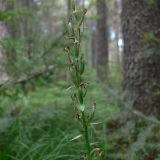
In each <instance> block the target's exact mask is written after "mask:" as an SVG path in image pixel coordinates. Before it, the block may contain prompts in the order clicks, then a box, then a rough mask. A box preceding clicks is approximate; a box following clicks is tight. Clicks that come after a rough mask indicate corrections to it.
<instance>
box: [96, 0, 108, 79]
mask: <svg viewBox="0 0 160 160" xmlns="http://www.w3.org/2000/svg"><path fill="white" fill-rule="evenodd" d="M96 7H97V16H98V20H97V27H96V29H97V35H96V36H97V51H96V53H97V76H98V78H99V79H100V80H102V81H104V80H106V78H107V70H108V28H107V6H106V2H105V0H97V5H96Z"/></svg>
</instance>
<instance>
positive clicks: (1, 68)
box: [0, 2, 9, 83]
mask: <svg viewBox="0 0 160 160" xmlns="http://www.w3.org/2000/svg"><path fill="white" fill-rule="evenodd" d="M7 9H8V4H7V3H6V2H0V10H1V11H2V12H3V11H6V10H7ZM8 35H9V31H8V27H7V25H6V24H5V23H4V22H3V21H0V41H2V40H3V39H4V38H5V37H7V36H8ZM5 61H6V58H5V55H4V48H3V45H2V44H1V43H0V83H3V82H4V81H6V80H7V79H8V76H7V73H6V69H5Z"/></svg>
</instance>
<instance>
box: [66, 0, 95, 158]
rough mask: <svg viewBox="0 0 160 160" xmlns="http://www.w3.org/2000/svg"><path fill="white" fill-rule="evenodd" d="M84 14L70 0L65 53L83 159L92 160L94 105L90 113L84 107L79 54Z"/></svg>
mask: <svg viewBox="0 0 160 160" xmlns="http://www.w3.org/2000/svg"><path fill="white" fill-rule="evenodd" d="M86 13H87V10H86V9H85V8H83V9H78V8H76V2H75V0H72V13H71V14H70V17H69V21H68V32H67V46H66V48H65V51H66V53H67V56H68V61H69V72H70V77H71V81H72V83H73V87H72V88H73V92H72V95H71V98H72V101H73V104H74V109H75V115H76V118H77V120H78V121H79V122H80V123H81V126H82V129H83V132H82V133H83V137H84V141H85V147H86V153H85V154H84V159H85V160H92V159H93V155H92V152H93V149H92V147H91V144H90V131H89V125H90V122H91V120H92V119H93V117H94V112H95V106H96V104H95V103H94V104H93V108H92V111H91V112H90V113H88V112H87V111H86V110H87V107H86V106H85V97H86V94H87V87H88V83H87V82H85V80H84V79H83V73H84V71H85V60H84V55H83V54H82V52H81V42H82V34H83V33H82V32H83V31H84V28H83V26H84V25H83V22H84V19H85V15H86Z"/></svg>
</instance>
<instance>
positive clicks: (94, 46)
mask: <svg viewBox="0 0 160 160" xmlns="http://www.w3.org/2000/svg"><path fill="white" fill-rule="evenodd" d="M91 38H92V39H91V52H92V55H91V56H92V67H93V68H96V59H97V57H96V33H95V30H94V29H93V30H92V34H91Z"/></svg>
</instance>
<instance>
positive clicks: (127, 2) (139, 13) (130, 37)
mask: <svg viewBox="0 0 160 160" xmlns="http://www.w3.org/2000/svg"><path fill="white" fill-rule="evenodd" d="M159 3H160V2H159V0H157V1H156V0H155V3H154V4H151V5H149V4H147V3H146V2H145V1H144V0H122V8H123V11H122V28H123V37H124V87H125V89H127V90H128V93H129V99H130V100H132V101H133V102H134V103H133V105H134V107H135V108H136V109H138V110H140V111H142V112H143V113H144V114H146V115H149V114H152V113H158V112H159V110H160V109H159V108H160V49H158V45H159V44H160V43H158V42H155V41H154V40H149V39H148V40H147V39H146V40H144V37H145V35H146V34H148V33H152V34H154V35H155V37H156V36H157V33H158V32H159V31H160V30H159V29H160V5H159ZM156 38H158V39H159V40H160V38H159V37H156ZM159 42H160V41H159Z"/></svg>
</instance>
